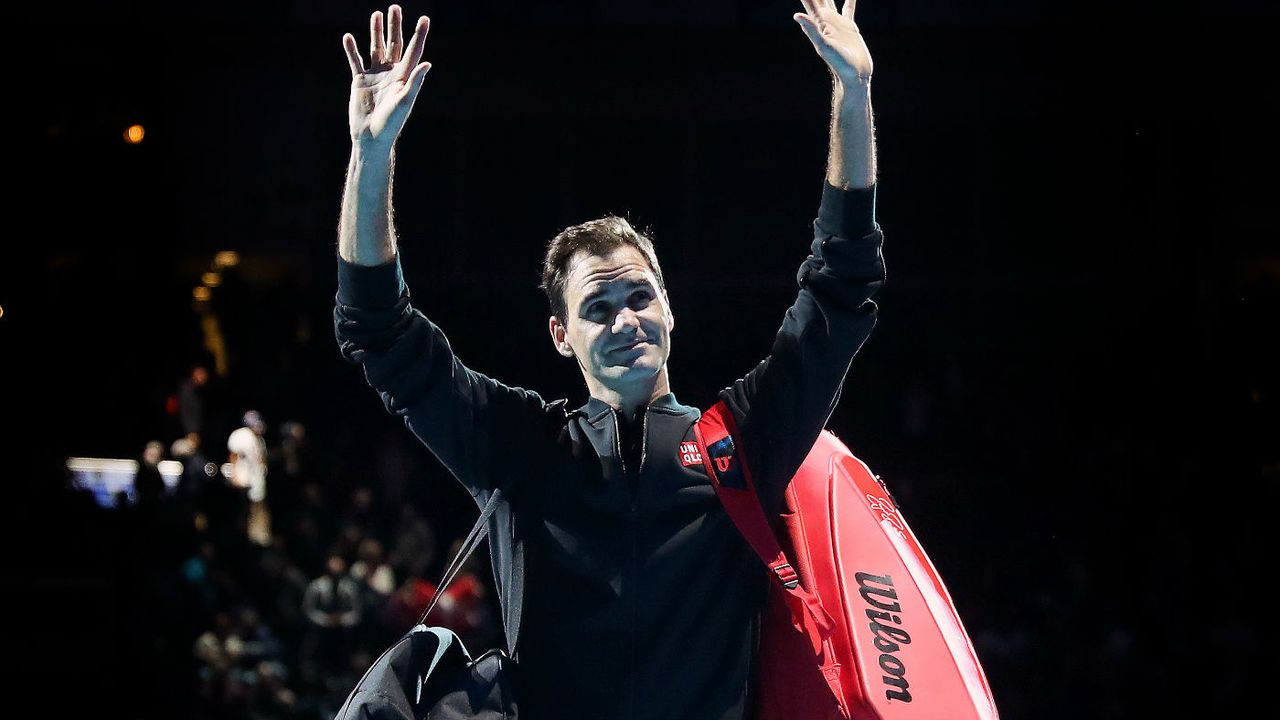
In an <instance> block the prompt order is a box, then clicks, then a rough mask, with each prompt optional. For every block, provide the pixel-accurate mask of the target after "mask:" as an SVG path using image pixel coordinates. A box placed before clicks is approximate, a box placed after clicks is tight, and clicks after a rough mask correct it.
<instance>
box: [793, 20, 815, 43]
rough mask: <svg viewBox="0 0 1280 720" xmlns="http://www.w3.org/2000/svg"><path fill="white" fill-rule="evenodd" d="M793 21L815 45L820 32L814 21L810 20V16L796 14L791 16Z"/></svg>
mask: <svg viewBox="0 0 1280 720" xmlns="http://www.w3.org/2000/svg"><path fill="white" fill-rule="evenodd" d="M791 19H793V20H795V21H796V24H798V25H799V26H800V29H801V30H803V31H804V34H805V35H808V36H809V39H810V40H813V41H814V43H815V44H816V43H817V38H816V37H815V34H816V33H817V32H818V28H817V26H816V25H814V24H813V21H812V20H810V19H809V16H808V15H805V14H804V13H796V14H795V15H792V16H791Z"/></svg>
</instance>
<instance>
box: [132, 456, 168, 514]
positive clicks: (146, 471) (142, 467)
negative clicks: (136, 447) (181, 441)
mask: <svg viewBox="0 0 1280 720" xmlns="http://www.w3.org/2000/svg"><path fill="white" fill-rule="evenodd" d="M161 460H164V443H162V442H160V441H158V440H152V441H151V442H149V443H147V446H146V448H145V449H144V450H143V451H142V458H141V460H140V462H139V463H138V472H137V474H135V475H134V479H133V489H134V491H135V492H136V493H137V500H138V507H139V508H145V509H154V508H157V507H159V505H160V503H161V502H162V501H163V500H164V496H165V493H166V492H167V490H168V488H166V487H165V484H164V478H163V477H162V476H161V475H160V461H161Z"/></svg>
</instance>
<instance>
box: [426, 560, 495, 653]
mask: <svg viewBox="0 0 1280 720" xmlns="http://www.w3.org/2000/svg"><path fill="white" fill-rule="evenodd" d="M462 541H463V539H462V538H458V539H457V540H454V541H453V543H452V544H450V546H449V560H450V562H452V560H453V558H454V557H455V556H457V554H458V551H459V550H460V549H462ZM488 567H489V555H488V553H486V552H484V551H483V550H482V549H477V550H476V551H475V552H473V553H471V557H469V558H467V561H466V563H464V564H463V566H462V568H461V569H460V570H458V574H457V575H455V576H454V578H453V581H452V582H450V583H449V585H448V587H446V588H445V589H444V592H443V593H442V594H441V596H440V600H439V601H438V602H436V605H435V607H434V608H432V609H431V614H430V615H428V616H427V618H426V621H425V622H426V624H427V625H439V626H442V627H447V628H449V629H450V630H452V631H454V632H455V633H457V634H458V637H459V638H460V639H461V640H462V644H463V645H464V646H466V648H467V649H468V650H476V651H477V652H483V651H484V650H487V649H488V648H489V647H490V646H491V645H494V644H497V642H498V641H499V637H500V634H501V630H500V628H499V627H498V620H497V613H496V612H495V610H494V608H493V606H492V604H491V603H490V602H489V593H488V590H487V589H486V587H485V585H484V582H483V580H482V579H481V573H484V572H486V569H487V568H488ZM442 579H443V578H442Z"/></svg>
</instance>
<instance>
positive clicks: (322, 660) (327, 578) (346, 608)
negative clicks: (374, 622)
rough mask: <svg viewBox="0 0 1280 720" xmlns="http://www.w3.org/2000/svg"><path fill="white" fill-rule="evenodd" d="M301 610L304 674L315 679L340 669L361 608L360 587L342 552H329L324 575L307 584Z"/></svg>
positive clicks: (346, 654)
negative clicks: (305, 624) (304, 620)
mask: <svg viewBox="0 0 1280 720" xmlns="http://www.w3.org/2000/svg"><path fill="white" fill-rule="evenodd" d="M302 610H303V613H304V614H305V615H306V617H307V620H308V621H309V622H310V628H309V629H308V632H307V636H306V638H305V640H304V648H303V650H302V656H301V658H300V659H301V664H302V667H303V674H304V676H306V677H307V678H308V679H309V680H311V681H314V680H316V679H318V678H319V673H321V672H323V673H325V674H328V673H333V672H341V671H343V670H344V669H345V668H346V666H347V664H348V663H347V656H348V654H349V653H350V651H351V647H352V639H353V634H354V632H355V627H356V626H357V625H358V624H359V623H360V610H361V608H360V586H359V585H358V584H357V583H356V581H355V580H352V579H351V577H350V576H349V575H348V574H347V562H346V560H344V559H343V558H342V556H341V555H337V554H334V555H330V556H329V559H328V562H327V563H326V567H325V574H324V575H321V576H320V577H318V578H316V579H315V580H312V581H311V584H310V585H308V586H307V592H306V595H305V596H304V597H303V599H302Z"/></svg>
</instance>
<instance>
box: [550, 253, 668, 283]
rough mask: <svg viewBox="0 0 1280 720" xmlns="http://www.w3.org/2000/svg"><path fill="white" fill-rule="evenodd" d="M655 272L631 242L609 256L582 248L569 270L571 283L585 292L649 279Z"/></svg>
mask: <svg viewBox="0 0 1280 720" xmlns="http://www.w3.org/2000/svg"><path fill="white" fill-rule="evenodd" d="M652 274H653V271H652V269H651V268H650V267H649V263H648V261H646V259H645V257H644V255H642V254H641V253H640V251H639V250H636V249H635V248H633V247H631V246H629V245H628V246H625V247H623V248H617V249H615V250H613V251H611V252H610V253H609V255H607V256H601V255H591V254H589V253H587V252H586V251H584V250H580V251H579V252H578V255H577V256H576V257H575V258H574V262H573V264H572V270H571V271H570V273H569V278H570V279H569V284H570V286H571V287H572V288H574V289H576V290H578V291H583V292H585V291H589V290H593V289H595V288H597V287H598V286H601V285H605V284H608V283H613V282H627V281H640V282H644V281H649V280H650V278H651V276H652Z"/></svg>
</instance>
